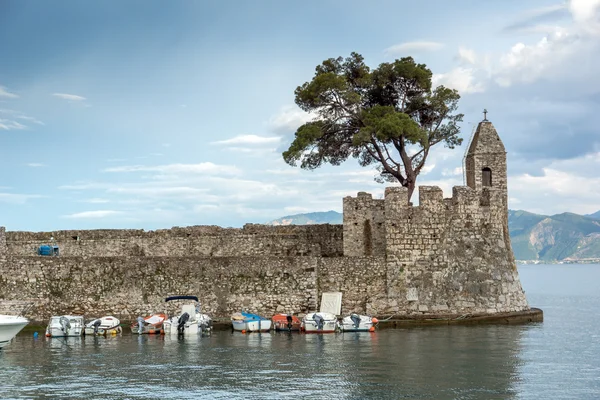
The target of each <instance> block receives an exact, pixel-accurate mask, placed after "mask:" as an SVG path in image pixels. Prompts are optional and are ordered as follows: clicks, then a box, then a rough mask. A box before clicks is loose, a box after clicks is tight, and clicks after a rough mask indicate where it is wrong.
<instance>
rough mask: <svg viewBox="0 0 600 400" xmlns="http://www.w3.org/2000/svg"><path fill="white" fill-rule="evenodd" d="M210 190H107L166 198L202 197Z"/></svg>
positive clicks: (125, 188)
mask: <svg viewBox="0 0 600 400" xmlns="http://www.w3.org/2000/svg"><path fill="white" fill-rule="evenodd" d="M207 190H208V189H204V188H194V187H185V186H184V187H157V186H146V187H144V186H123V187H114V188H109V189H108V190H107V192H108V193H121V194H135V195H145V196H165V197H167V196H168V197H179V196H190V195H194V196H197V195H201V194H204V193H206V192H207Z"/></svg>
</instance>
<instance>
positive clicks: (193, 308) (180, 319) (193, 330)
mask: <svg viewBox="0 0 600 400" xmlns="http://www.w3.org/2000/svg"><path fill="white" fill-rule="evenodd" d="M173 300H193V303H188V304H184V305H183V306H182V307H181V313H180V314H179V315H176V316H173V317H170V318H168V319H167V320H165V321H164V322H163V333H164V334H165V335H184V336H193V335H198V334H202V333H204V332H210V331H211V330H212V318H211V317H210V316H208V315H207V314H203V313H201V312H200V302H199V301H198V297H196V296H171V297H167V298H166V299H165V302H169V301H173Z"/></svg>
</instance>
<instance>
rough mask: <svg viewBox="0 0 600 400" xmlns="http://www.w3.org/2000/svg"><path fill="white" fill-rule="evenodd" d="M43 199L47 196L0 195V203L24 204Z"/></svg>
mask: <svg viewBox="0 0 600 400" xmlns="http://www.w3.org/2000/svg"><path fill="white" fill-rule="evenodd" d="M42 197H45V196H42V195H39V194H19V193H0V201H2V202H5V203H15V204H23V203H25V202H27V200H31V199H40V198H42Z"/></svg>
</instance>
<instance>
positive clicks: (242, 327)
mask: <svg viewBox="0 0 600 400" xmlns="http://www.w3.org/2000/svg"><path fill="white" fill-rule="evenodd" d="M231 324H232V325H233V330H235V331H240V332H268V331H270V330H271V320H270V319H269V318H265V317H261V316H260V315H258V314H251V313H247V312H239V313H235V314H233V315H232V316H231Z"/></svg>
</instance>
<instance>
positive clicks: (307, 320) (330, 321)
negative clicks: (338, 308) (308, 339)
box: [302, 312, 337, 333]
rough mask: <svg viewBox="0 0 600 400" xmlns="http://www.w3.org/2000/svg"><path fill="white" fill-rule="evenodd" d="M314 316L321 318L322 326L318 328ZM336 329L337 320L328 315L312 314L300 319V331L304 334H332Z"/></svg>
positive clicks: (332, 315)
mask: <svg viewBox="0 0 600 400" xmlns="http://www.w3.org/2000/svg"><path fill="white" fill-rule="evenodd" d="M315 315H318V316H320V317H322V318H323V326H322V327H320V326H319V324H318V322H317V320H316V319H315ZM336 328H337V318H336V316H335V315H334V314H330V313H321V312H319V313H312V314H307V315H305V316H304V318H302V330H303V331H304V332H305V333H333V332H335V330H336Z"/></svg>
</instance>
